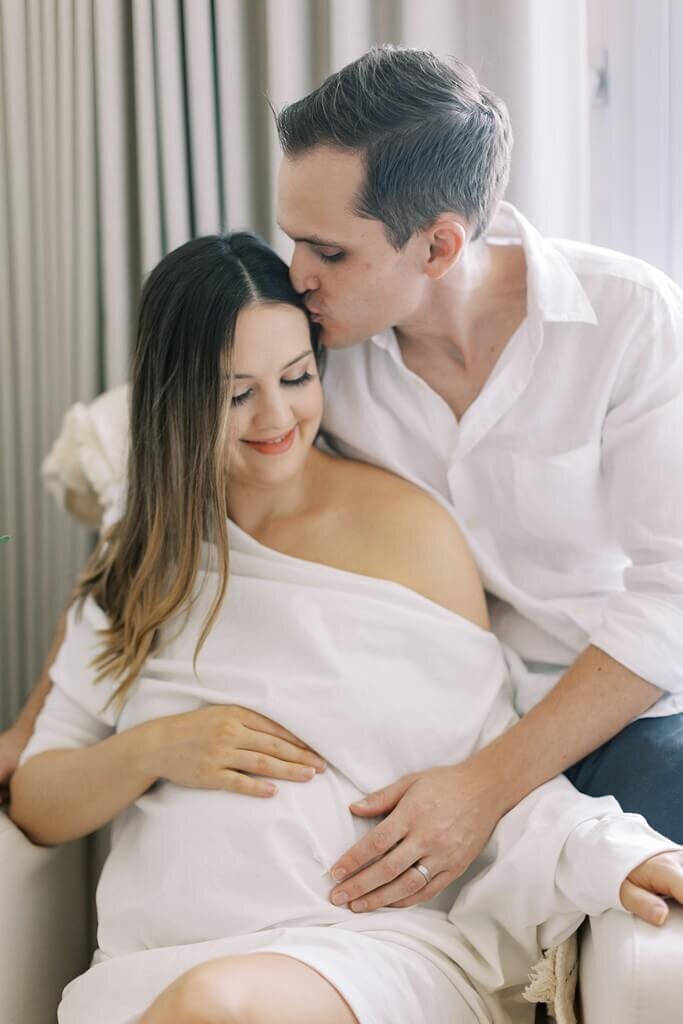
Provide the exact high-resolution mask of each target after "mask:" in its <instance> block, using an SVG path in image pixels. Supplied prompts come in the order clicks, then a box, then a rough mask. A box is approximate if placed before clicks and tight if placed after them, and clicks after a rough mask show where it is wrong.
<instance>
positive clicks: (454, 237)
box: [425, 213, 467, 281]
mask: <svg viewBox="0 0 683 1024" xmlns="http://www.w3.org/2000/svg"><path fill="white" fill-rule="evenodd" d="M425 234H426V236H427V242H428V245H429V258H428V260H427V263H426V265H425V273H426V274H427V276H428V277H431V278H432V279H433V280H435V281H436V280H438V279H439V278H440V277H443V276H444V274H447V273H448V271H449V270H450V269H451V267H452V266H453V264H454V263H456V262H457V260H458V259H459V258H460V254H461V252H462V251H463V249H464V248H465V244H466V242H467V228H466V226H465V224H464V223H463V221H462V220H461V219H460V218H459V217H457V216H456V215H455V214H447V213H446V214H442V216H441V217H439V218H438V219H437V220H435V221H434V223H433V224H432V225H431V227H429V228H427V230H426V232H425Z"/></svg>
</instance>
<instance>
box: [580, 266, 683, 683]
mask: <svg viewBox="0 0 683 1024" xmlns="http://www.w3.org/2000/svg"><path fill="white" fill-rule="evenodd" d="M652 302H653V304H654V309H653V310H651V311H650V315H649V316H648V317H647V319H646V320H645V321H644V326H645V329H644V330H643V332H642V334H640V335H638V336H637V337H636V339H635V340H634V343H633V344H632V345H631V346H630V349H629V350H628V351H627V352H626V354H625V358H624V360H623V364H622V366H621V367H620V372H619V379H618V382H617V385H616V387H615V391H614V401H613V404H612V406H611V408H610V410H609V412H608V414H607V416H606V419H605V424H604V432H603V455H602V465H603V473H604V476H605V483H606V493H607V495H608V500H609V515H610V521H611V524H612V528H613V530H614V532H615V535H616V537H617V538H618V540H619V542H620V544H621V545H622V546H623V549H624V551H625V553H626V554H627V556H628V558H629V559H630V564H629V565H627V567H626V569H625V570H624V589H623V591H621V592H618V593H614V594H611V595H610V596H609V598H608V600H607V603H606V607H605V610H604V615H603V617H602V621H601V623H600V624H599V625H598V627H597V629H596V630H595V631H594V632H593V634H592V636H591V643H593V644H594V645H595V646H596V647H599V648H600V649H601V650H603V651H605V652H606V653H607V654H609V655H610V656H611V657H613V658H615V659H616V660H617V661H619V662H621V663H622V664H623V665H625V666H626V667H627V668H629V669H631V671H633V672H635V673H637V674H638V675H640V676H642V677H643V678H644V679H646V680H647V681H648V682H650V683H653V684H654V685H656V686H658V687H660V688H661V689H663V690H668V691H670V692H676V691H683V441H682V439H683V302H682V300H681V295H680V292H678V291H677V289H675V287H674V286H673V285H672V287H671V289H670V291H668V292H665V291H663V290H662V291H660V292H659V293H654V294H653V295H652Z"/></svg>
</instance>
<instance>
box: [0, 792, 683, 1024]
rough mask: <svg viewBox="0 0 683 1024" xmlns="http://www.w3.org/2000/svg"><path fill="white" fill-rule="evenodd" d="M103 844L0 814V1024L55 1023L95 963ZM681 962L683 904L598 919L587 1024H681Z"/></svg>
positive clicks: (584, 961) (585, 964)
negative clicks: (41, 832) (69, 991)
mask: <svg viewBox="0 0 683 1024" xmlns="http://www.w3.org/2000/svg"><path fill="white" fill-rule="evenodd" d="M106 841H107V836H106V832H103V833H100V834H99V836H98V842H97V844H95V847H94V848H93V847H92V844H88V842H87V841H86V840H82V841H80V842H76V843H67V844H66V845H64V846H59V847H49V848H44V847H39V846H34V845H33V844H32V843H30V842H29V841H28V840H27V839H26V837H25V836H24V835H23V834H22V833H21V832H20V831H19V829H18V828H16V826H15V825H14V824H13V823H12V822H11V821H10V820H9V818H8V817H7V814H6V813H5V811H4V810H2V811H0V913H1V914H2V926H1V927H0V1021H1V1022H2V1024H55V1020H56V1008H57V1004H58V1002H59V997H60V993H61V991H62V989H63V987H64V986H65V985H66V983H67V982H68V981H69V980H70V979H71V978H72V977H74V976H75V975H77V974H79V973H81V972H82V971H83V970H85V969H86V967H87V966H88V963H89V961H90V956H91V952H92V950H91V948H90V945H91V937H90V928H89V919H88V918H89V908H90V904H91V895H90V892H89V877H90V875H91V871H90V870H89V868H88V862H89V860H91V859H92V856H93V854H94V864H95V869H96V870H98V869H99V866H100V865H101V861H102V858H103V856H104V854H105V853H106ZM89 846H90V848H89ZM682 968H683V908H681V907H675V908H673V907H672V913H671V917H670V920H669V921H668V922H667V924H666V925H665V927H664V928H663V929H656V928H653V927H651V926H649V925H646V924H644V923H643V922H641V921H638V920H636V919H635V918H632V917H630V916H629V915H628V914H621V913H618V912H617V911H609V912H608V913H606V914H603V915H601V916H600V917H598V918H593V919H591V920H590V921H588V922H586V924H585V925H584V927H583V929H582V935H581V955H580V971H579V977H580V982H579V987H580V1000H581V1008H582V1015H581V1021H582V1024H655V1022H656V1024H678V1022H680V1021H681V1020H683V969H682ZM84 1024H85V1022H84ZM434 1024H445V1022H441V1021H435V1022H434Z"/></svg>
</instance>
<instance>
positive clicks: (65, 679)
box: [19, 597, 118, 765]
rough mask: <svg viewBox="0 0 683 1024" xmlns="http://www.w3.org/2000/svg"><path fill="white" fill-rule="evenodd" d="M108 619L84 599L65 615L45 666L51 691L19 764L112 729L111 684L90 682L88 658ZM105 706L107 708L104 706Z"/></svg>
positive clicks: (97, 738)
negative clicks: (53, 653)
mask: <svg viewBox="0 0 683 1024" xmlns="http://www.w3.org/2000/svg"><path fill="white" fill-rule="evenodd" d="M108 623H109V620H108V618H107V616H106V615H105V613H104V612H103V611H102V609H101V608H99V607H98V606H97V604H96V603H95V601H94V600H93V599H92V598H90V597H88V598H87V599H86V600H85V602H84V603H83V606H82V608H81V607H80V606H79V602H75V603H74V604H72V606H71V607H70V608H69V611H68V613H67V622H66V634H65V638H64V643H63V644H62V646H61V647H60V649H59V653H58V654H57V657H56V659H55V661H54V662H53V664H52V666H51V667H50V678H51V680H52V682H53V686H52V689H51V690H50V692H49V693H48V695H47V699H46V700H45V703H44V705H43V707H42V708H41V710H40V713H39V714H38V717H37V718H36V722H35V726H34V729H33V734H32V736H31V739H30V740H29V742H28V744H27V746H26V747H25V748H24V750H23V752H22V754H21V756H20V758H19V765H22V764H23V763H24V762H25V761H28V760H29V758H31V757H34V756H35V755H36V754H40V753H42V752H43V751H45V750H56V749H72V750H73V749H77V748H79V747H85V746H90V745H91V744H93V743H98V742H100V741H101V740H103V739H107V737H108V736H111V735H112V733H113V732H114V731H115V728H116V723H117V721H118V711H117V709H116V706H115V704H114V703H110V704H108V701H109V698H110V697H111V695H112V694H113V693H114V692H115V690H116V683H115V682H114V681H113V680H111V679H109V678H107V679H104V680H102V682H100V683H95V682H94V680H95V677H96V675H97V672H96V671H95V669H94V668H93V667H92V660H93V658H94V657H95V656H96V654H98V653H99V651H100V649H101V646H100V645H101V638H100V632H101V630H102V629H105V628H106V627H107V626H108ZM107 704H108V706H106V705H107Z"/></svg>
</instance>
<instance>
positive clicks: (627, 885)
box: [620, 878, 669, 925]
mask: <svg viewBox="0 0 683 1024" xmlns="http://www.w3.org/2000/svg"><path fill="white" fill-rule="evenodd" d="M620 896H621V902H622V904H623V906H624V909H625V910H629V911H630V912H631V913H632V914H635V915H636V917H640V918H641V919H642V920H643V921H647V922H649V924H656V925H660V924H664V922H665V921H666V919H667V917H668V914H669V908H668V907H667V905H666V903H665V902H664V900H663V899H661V897H659V896H656V895H655V894H654V893H652V892H648V891H647V889H641V887H640V886H639V885H634V884H633V882H630V881H629V880H628V878H627V879H626V881H625V882H623V883H622V886H621V892H620Z"/></svg>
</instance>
